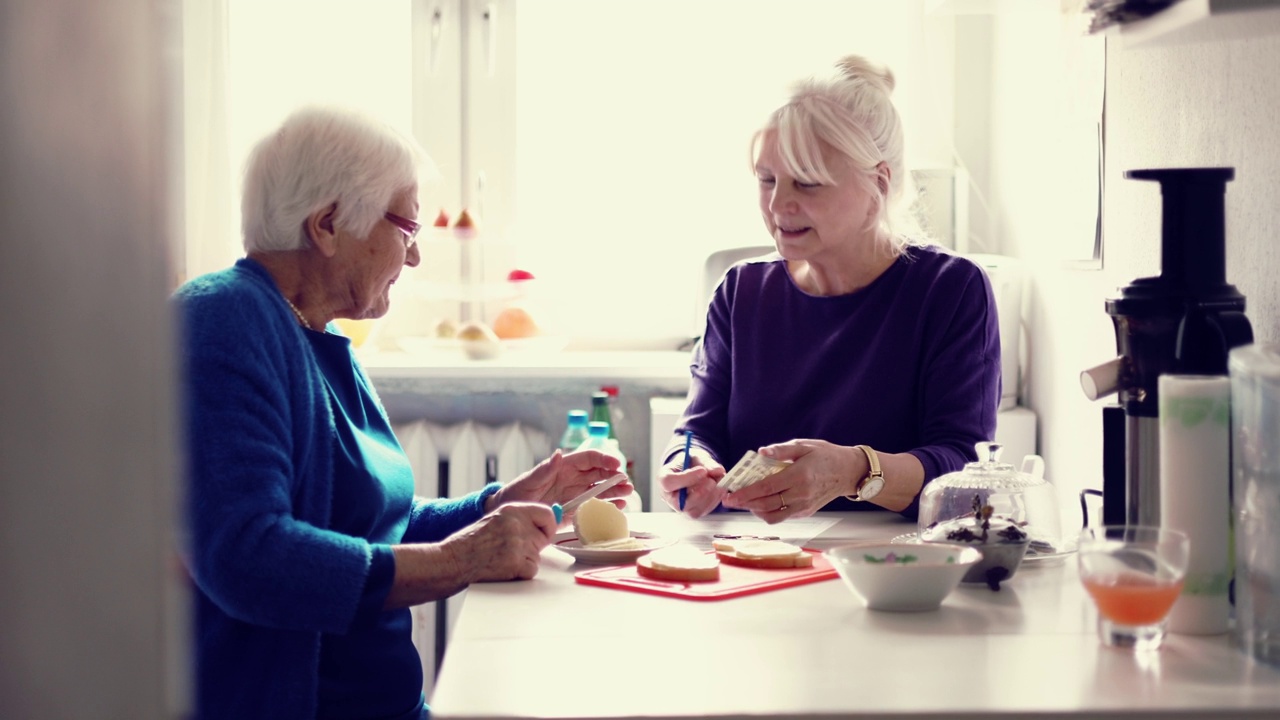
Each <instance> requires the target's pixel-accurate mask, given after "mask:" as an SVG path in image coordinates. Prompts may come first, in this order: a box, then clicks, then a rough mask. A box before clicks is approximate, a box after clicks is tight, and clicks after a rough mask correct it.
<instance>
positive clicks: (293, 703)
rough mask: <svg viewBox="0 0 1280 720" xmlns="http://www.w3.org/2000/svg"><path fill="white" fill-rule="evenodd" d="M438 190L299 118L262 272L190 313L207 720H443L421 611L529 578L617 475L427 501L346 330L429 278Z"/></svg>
mask: <svg viewBox="0 0 1280 720" xmlns="http://www.w3.org/2000/svg"><path fill="white" fill-rule="evenodd" d="M430 169H431V165H430V161H429V160H428V159H427V157H426V156H425V154H424V153H422V152H421V150H420V148H419V147H418V146H417V145H416V144H415V143H414V142H413V141H411V140H409V139H407V138H405V137H403V136H402V135H400V134H398V133H396V132H395V131H393V130H391V129H389V128H388V127H386V126H384V125H382V124H380V123H376V122H373V121H370V120H368V119H366V118H363V117H361V116H358V115H355V114H352V113H347V112H344V111H337V110H331V109H306V110H302V111H299V112H297V113H295V114H293V115H292V116H290V117H289V118H288V119H287V120H286V121H285V122H284V124H283V125H282V126H281V127H280V128H279V129H277V130H276V131H275V132H273V133H271V134H270V135H269V136H268V137H266V138H265V139H263V140H262V141H261V142H260V143H259V144H258V145H257V146H256V148H255V149H254V150H253V152H252V154H251V156H250V158H249V161H248V165H247V169H246V178H245V186H244V197H243V235H244V246H245V250H246V257H244V258H242V259H241V260H239V261H238V262H236V263H235V265H234V266H233V267H231V268H228V269H226V270H223V271H220V272H215V273H212V274H209V275H206V276H203V277H200V278H197V279H194V280H192V281H190V282H188V283H187V284H185V285H184V286H183V287H182V288H180V289H179V291H178V292H177V294H176V298H177V301H178V303H179V306H180V308H181V315H182V320H183V327H184V346H183V356H184V357H183V359H184V371H185V372H184V389H185V393H184V395H185V403H186V406H185V411H186V412H185V414H186V421H187V449H188V452H187V463H188V471H187V472H188V478H189V484H188V488H187V490H188V492H187V505H188V512H187V521H188V527H187V533H188V538H187V562H188V566H189V569H190V573H191V576H192V577H193V578H194V581H195V589H194V595H195V601H196V617H195V626H196V637H195V641H196V642H195V659H196V668H195V669H196V682H197V690H196V702H197V714H198V716H199V717H201V718H209V719H210V720H212V719H215V718H217V719H224V718H236V719H237V720H245V719H247V718H271V719H272V720H282V719H285V718H395V719H402V720H410V719H413V720H416V719H418V718H422V717H426V715H427V709H426V706H425V703H424V698H423V695H422V668H421V665H420V663H419V660H418V655H417V652H416V651H415V649H414V647H413V644H412V642H411V639H410V628H411V619H410V612H409V608H410V607H411V606H412V605H415V604H419V603H424V602H428V601H432V600H437V599H440V598H444V597H447V596H449V595H452V594H454V593H456V592H458V591H459V590H461V589H463V588H465V587H466V586H467V585H469V584H471V583H474V582H485V581H505V580H520V579H527V578H532V577H533V576H534V575H535V574H536V573H537V571H538V561H539V554H540V551H541V550H542V548H544V547H545V546H547V545H548V544H549V542H550V541H551V539H552V538H553V536H554V533H555V528H556V520H555V517H554V516H553V514H552V510H551V508H550V507H549V505H550V504H551V503H555V502H564V501H566V500H568V499H570V498H572V497H573V496H575V495H577V494H579V493H580V492H582V491H583V490H585V489H587V488H588V487H589V486H591V485H592V484H594V483H596V482H599V481H601V480H603V479H605V478H608V477H610V476H612V475H614V474H616V472H617V471H618V466H617V460H616V459H614V458H612V457H609V456H607V455H604V454H602V453H598V452H594V451H582V452H576V453H571V454H568V455H561V454H560V453H559V452H557V453H556V454H555V455H553V456H552V457H551V458H549V459H548V460H545V461H543V462H542V463H541V464H539V465H538V466H536V467H534V468H533V469H532V470H530V471H528V472H526V473H525V474H523V475H521V476H520V477H518V478H517V479H515V480H513V481H512V482H510V483H508V484H506V485H505V486H499V485H498V484H491V485H489V486H487V487H485V488H484V489H482V490H480V491H478V492H476V493H473V494H471V495H468V496H466V497H461V498H456V499H448V500H431V501H427V500H423V499H420V498H415V497H414V496H413V477H412V471H411V470H410V467H409V461H408V459H407V458H406V456H405V454H404V452H403V451H402V450H401V448H400V445H399V443H398V442H397V441H396V438H395V436H394V434H393V433H392V430H391V426H390V424H389V422H388V419H387V416H386V413H385V411H384V410H383V408H382V405H381V403H380V402H379V400H378V397H377V394H376V393H375V392H374V388H373V385H372V384H371V383H370V381H369V378H368V377H367V376H366V375H365V373H364V371H363V370H362V368H361V367H360V364H359V363H358V362H357V361H356V359H355V356H354V355H353V354H352V349H351V343H350V341H349V340H348V339H347V338H345V337H343V336H342V335H341V334H339V333H338V332H337V329H336V326H334V325H331V324H330V322H331V321H332V320H334V319H335V318H353V319H361V318H374V317H379V316H381V315H383V314H384V313H386V312H387V307H388V303H389V299H388V293H389V290H390V288H391V285H392V283H394V282H395V281H396V278H397V277H398V276H399V274H400V271H401V270H402V269H403V268H404V267H405V266H406V265H407V266H410V267H412V266H416V265H417V264H418V262H419V260H420V256H419V251H418V247H417V246H416V245H415V244H414V238H415V236H416V235H417V232H418V228H419V223H418V221H417V220H416V219H415V218H416V217H417V215H418V200H417V195H418V179H419V176H420V174H421V173H422V172H423V171H424V170H426V171H430ZM631 490H632V487H631V485H630V483H627V482H623V483H621V484H619V485H617V486H616V487H614V488H612V489H610V490H608V491H606V492H605V493H604V495H603V496H602V497H606V498H617V497H622V496H625V495H627V494H629V493H630V492H631Z"/></svg>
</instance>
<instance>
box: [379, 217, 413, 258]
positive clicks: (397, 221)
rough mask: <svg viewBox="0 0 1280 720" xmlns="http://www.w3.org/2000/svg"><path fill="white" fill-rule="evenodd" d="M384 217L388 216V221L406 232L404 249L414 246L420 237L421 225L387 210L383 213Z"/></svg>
mask: <svg viewBox="0 0 1280 720" xmlns="http://www.w3.org/2000/svg"><path fill="white" fill-rule="evenodd" d="M382 217H384V218H386V220H387V222H389V223H391V224H392V225H395V226H396V229H397V230H399V231H400V232H402V233H404V249H405V250H408V249H409V248H411V247H413V244H414V243H415V242H417V239H418V231H419V230H421V229H422V226H421V225H419V224H418V223H416V222H414V221H412V220H410V219H409V218H405V217H400V216H399V215H397V214H395V213H393V212H387V213H385V214H383V216H382Z"/></svg>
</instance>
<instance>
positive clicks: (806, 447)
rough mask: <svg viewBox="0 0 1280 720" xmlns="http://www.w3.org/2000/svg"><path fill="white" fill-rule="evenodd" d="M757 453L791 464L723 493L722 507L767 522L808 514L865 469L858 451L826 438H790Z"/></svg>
mask: <svg viewBox="0 0 1280 720" xmlns="http://www.w3.org/2000/svg"><path fill="white" fill-rule="evenodd" d="M759 453H760V454H761V455H764V456H766V457H771V458H774V459H776V460H790V461H792V462H791V465H790V466H788V467H787V468H785V469H783V470H780V471H778V472H776V473H774V474H773V475H770V476H768V477H766V478H765V479H763V480H761V481H759V482H757V483H755V484H754V485H750V486H748V487H745V488H742V489H741V490H738V491H737V492H734V493H730V494H728V495H726V496H725V499H724V505H725V507H730V508H736V509H740V510H750V511H751V514H752V515H755V516H756V517H758V518H760V519H761V520H764V521H765V522H767V523H769V524H773V523H778V522H782V521H783V520H786V519H787V518H790V517H799V518H803V517H809V516H810V515H813V514H814V513H815V512H817V511H818V510H821V509H822V506H823V505H826V504H827V503H828V502H831V500H833V499H834V498H836V497H838V496H839V495H841V488H842V487H844V483H845V481H847V480H848V479H849V478H852V477H861V476H862V475H865V474H866V473H867V468H866V465H867V460H866V456H864V455H863V454H862V452H861V451H859V450H855V449H853V448H851V447H845V446H843V445H835V444H832V443H829V442H827V441H825V440H791V441H788V442H784V443H778V444H776V445H766V446H765V447H762V448H760V450H759Z"/></svg>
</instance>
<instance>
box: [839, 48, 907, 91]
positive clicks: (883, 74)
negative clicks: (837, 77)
mask: <svg viewBox="0 0 1280 720" xmlns="http://www.w3.org/2000/svg"><path fill="white" fill-rule="evenodd" d="M836 69H838V70H839V71H840V72H841V73H843V74H844V76H845V78H846V79H847V80H855V81H856V80H862V81H863V82H869V83H871V84H873V85H875V86H876V87H878V88H880V89H881V90H883V91H884V93H885V94H886V95H892V94H893V87H894V79H893V71H892V70H890V69H889V68H887V67H885V66H884V65H878V64H876V63H873V62H871V61H870V60H868V59H866V58H864V57H862V56H861V55H846V56H845V57H843V58H841V59H840V61H839V62H837V63H836Z"/></svg>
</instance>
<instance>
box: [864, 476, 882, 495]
mask: <svg viewBox="0 0 1280 720" xmlns="http://www.w3.org/2000/svg"><path fill="white" fill-rule="evenodd" d="M883 489H884V478H882V477H869V478H867V481H866V482H864V483H862V489H860V490H858V499H859V500H870V499H871V498H873V497H875V496H877V495H879V494H880V491H881V490H883Z"/></svg>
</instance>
